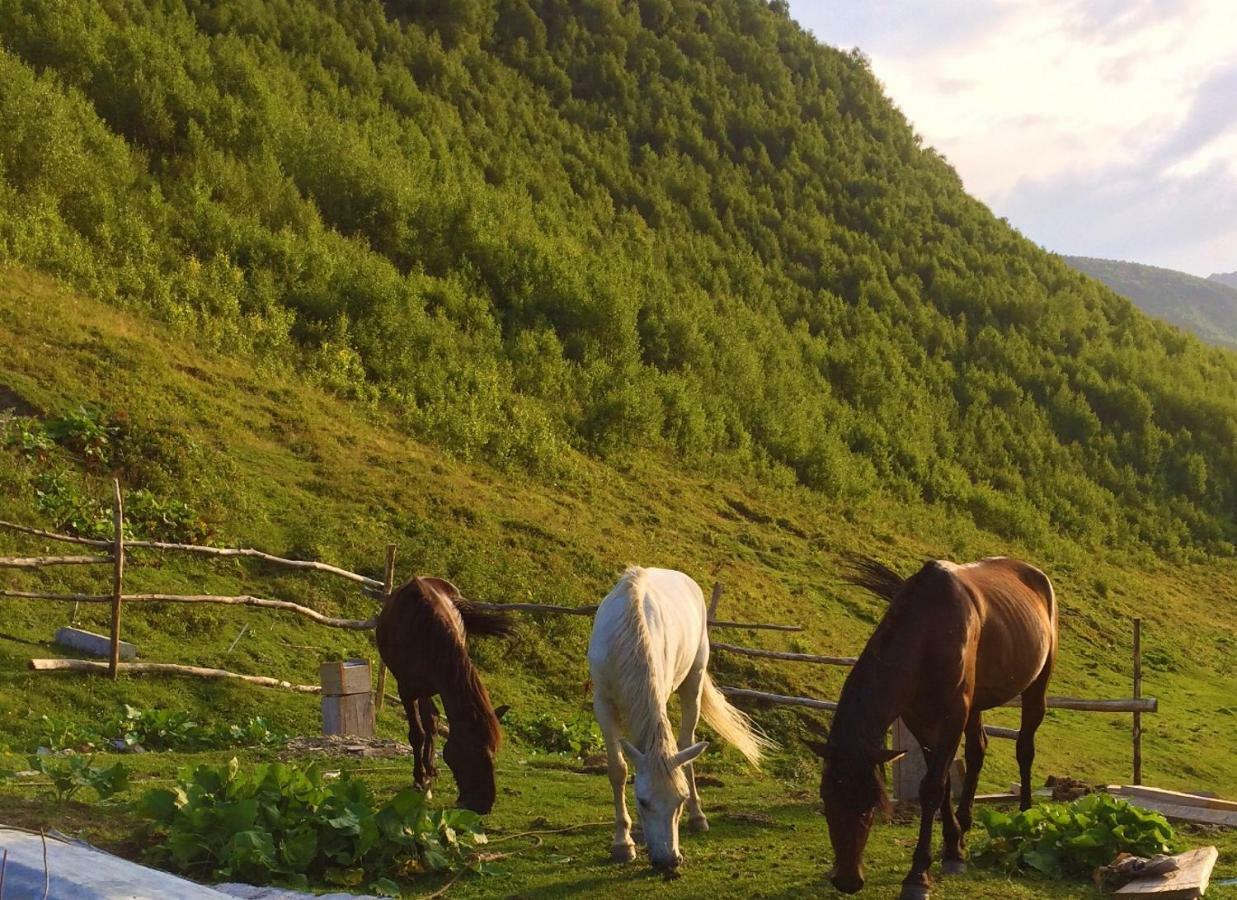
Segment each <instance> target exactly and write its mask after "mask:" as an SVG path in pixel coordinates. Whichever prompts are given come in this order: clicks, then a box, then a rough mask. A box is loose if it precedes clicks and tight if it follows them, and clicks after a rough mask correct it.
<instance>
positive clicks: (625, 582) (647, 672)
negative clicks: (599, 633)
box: [610, 566, 683, 779]
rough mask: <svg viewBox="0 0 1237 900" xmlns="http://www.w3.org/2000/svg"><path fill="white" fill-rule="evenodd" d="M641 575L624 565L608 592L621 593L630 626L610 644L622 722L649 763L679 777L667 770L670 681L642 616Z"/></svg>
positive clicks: (672, 746)
mask: <svg viewBox="0 0 1237 900" xmlns="http://www.w3.org/2000/svg"><path fill="white" fill-rule="evenodd" d="M645 574H646V573H645V570H644V569H642V568H640V567H639V566H628V567H627V569H626V570H625V571H624V572H623V575H622V577H621V578H619V582H618V584H617V585H615V587H614V590H613V591H612V592H611V595H612V596H613V595H614V594H619V593H620V592H621V593H622V594H623V595H624V597H625V599H626V601H627V606H626V613H627V621H628V624H629V626H630V627H628V628H624V629H622V630H621V631H618V632H617V633H616V634H614V635H613V638H612V640H613V643H612V644H611V646H610V651H611V653H613V654H614V658H615V660H616V661H617V662H618V663H619V666H618V669H619V671H620V672H622V673H623V693H624V698H625V699H626V700H627V705H626V706H625V707H624V708H623V712H624V713H625V714H626V721H625V722H624V723H623V724H624V725H626V728H627V733H628V734H629V735H631V737H632V739H633V740H634V743H635V744H636V746H637V747H639V748H640V749H641V750H643V751H644V752H645V753H647V754H648V757H647V759H648V761H649V762H651V763H654V764H656V765H659V766H660V767H662V768H663V769H665V770H666V771H667V774H670V775H672V776H674V775H677V776H678V778H679V779H682V777H683V776H682V774H680V772H679V770H678V769H677V768H676V769H674V770H673V771H671V770H670V767H669V765H668V762H669V760H670V758H671V757H672V756H674V754H675V753H677V752H678V747H677V745H676V744H675V740H674V729H673V727H672V726H671V724H670V719H669V718H668V717H667V716H666V702H667V700H669V698H670V689H671V684H670V679H669V678H668V677H667V675H666V673H665V672H661V671H659V670H658V665H657V659H656V656H655V655H654V654H653V645H652V637H651V635H650V634H649V624H648V621H647V620H646V619H645V618H644V608H643V607H644V578H645Z"/></svg>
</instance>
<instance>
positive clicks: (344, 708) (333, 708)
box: [322, 666, 374, 738]
mask: <svg viewBox="0 0 1237 900" xmlns="http://www.w3.org/2000/svg"><path fill="white" fill-rule="evenodd" d="M368 668H369V667H368V666H367V667H366V671H368ZM322 733H323V734H340V735H344V734H346V735H350V736H352V737H363V738H372V737H373V736H374V695H373V694H371V693H370V692H369V691H366V692H365V693H363V694H345V695H344V696H340V697H335V696H331V697H323V698H322Z"/></svg>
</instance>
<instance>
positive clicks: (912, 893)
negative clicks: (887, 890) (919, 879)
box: [898, 884, 932, 900]
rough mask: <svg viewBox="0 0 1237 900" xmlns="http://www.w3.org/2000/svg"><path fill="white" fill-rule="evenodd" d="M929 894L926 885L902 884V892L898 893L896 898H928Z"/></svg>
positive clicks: (913, 899) (923, 899) (916, 899)
mask: <svg viewBox="0 0 1237 900" xmlns="http://www.w3.org/2000/svg"><path fill="white" fill-rule="evenodd" d="M931 895H932V894H931V891H929V890H928V888H927V885H923V884H904V885H902V893H900V894H898V900H928V898H929V897H930V896H931Z"/></svg>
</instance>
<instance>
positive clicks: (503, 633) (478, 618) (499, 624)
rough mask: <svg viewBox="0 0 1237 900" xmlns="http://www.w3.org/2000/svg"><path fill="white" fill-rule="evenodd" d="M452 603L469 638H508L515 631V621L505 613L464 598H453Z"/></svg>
mask: <svg viewBox="0 0 1237 900" xmlns="http://www.w3.org/2000/svg"><path fill="white" fill-rule="evenodd" d="M451 602H453V603H454V604H455V608H456V609H457V610H458V611H459V614H460V618H461V619H463V620H464V631H466V632H467V633H468V636H469V637H475V636H477V635H481V636H482V637H507V635H509V634H511V632H513V631H515V620H514V619H513V618H511V616H509V615H507V614H506V613H504V612H495V611H494V610H492V609H486V608H485V606H484V605H482V604H480V603H474V602H473V601H471V600H465V599H464V598H463V597H452V598H451Z"/></svg>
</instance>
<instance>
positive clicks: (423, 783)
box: [375, 578, 512, 815]
mask: <svg viewBox="0 0 1237 900" xmlns="http://www.w3.org/2000/svg"><path fill="white" fill-rule="evenodd" d="M511 629H512V622H511V620H510V619H509V618H508V617H506V616H504V615H500V614H498V613H493V612H487V611H485V610H482V609H481V608H480V607H478V606H477V605H476V604H473V603H469V602H468V601H467V600H465V599H464V598H463V597H461V596H460V592H459V589H458V588H457V587H456V586H455V585H453V584H452V583H451V582H449V581H445V580H443V579H441V578H414V579H413V580H412V581H409V582H408V583H407V584H405V585H404V586H402V587H401V588H399V589H398V590H396V591H395V592H394V593H393V594H391V596H390V597H389V598H388V599H387V602H386V604H385V605H384V606H383V607H382V612H381V613H379V615H378V627H377V630H376V632H375V638H376V640H377V643H378V653H379V655H380V656H381V657H382V661H383V662H384V663H385V664H386V667H387V668H388V669H390V670H391V674H392V675H394V676H395V681H396V683H397V684H398V686H399V698H400V700H401V701H402V702H403V704H404V712H405V713H406V714H407V716H408V742H409V743H410V744H411V745H412V752H413V784H414V785H415V786H416V787H418V788H420V789H422V790H425V789H428V787H429V784H430V780H431V779H432V778H433V777H434V776H435V775H437V774H438V770H437V769H436V768H435V766H434V733H435V731H436V730H437V728H438V710H437V707H435V706H434V700H433V696H434V695H435V694H439V695H441V696H442V705H443V709H445V710H446V713H447V722H448V724H449V725H450V734H449V735H448V736H447V743H446V745H445V746H444V747H443V749H442V757H443V759H444V760H446V763H447V765H448V766H450V768H451V773H452V774H453V775H454V776H455V783H456V784H457V785H458V786H459V791H460V796H459V800H458V802H457V805H458V806H462V807H464V808H465V809H471V810H472V811H473V812H477V813H481V814H482V815H484V814H486V813H488V812H489V811H490V810H491V809H492V808H493V806H494V797H495V794H496V789H495V785H494V755H495V754H496V753H497V752H498V747H499V744H500V743H501V742H502V732H501V731H499V728H498V716H497V715H496V713H495V710H494V708H493V706H492V705H491V703H490V695H489V694H488V693H486V690H485V685H483V684H482V683H481V677H480V675H478V673H477V670H476V668H475V667H474V666H473V664H472V660H470V659H469V658H468V646H467V641H466V638H467V636H468V635H506V634H508V633H510V631H511Z"/></svg>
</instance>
